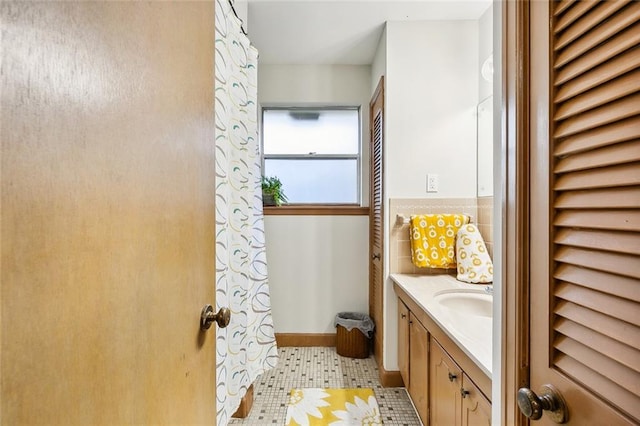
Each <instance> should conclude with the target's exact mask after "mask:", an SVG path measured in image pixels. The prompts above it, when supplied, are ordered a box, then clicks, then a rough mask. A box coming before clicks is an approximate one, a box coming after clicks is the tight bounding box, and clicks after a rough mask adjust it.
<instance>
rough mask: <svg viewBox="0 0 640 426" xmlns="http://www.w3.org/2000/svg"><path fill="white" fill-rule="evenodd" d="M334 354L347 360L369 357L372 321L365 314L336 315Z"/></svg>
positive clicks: (343, 313)
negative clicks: (347, 358)
mask: <svg viewBox="0 0 640 426" xmlns="http://www.w3.org/2000/svg"><path fill="white" fill-rule="evenodd" d="M335 326H336V352H337V353H338V355H341V356H345V357H349V358H367V357H369V341H370V339H371V337H372V336H373V329H374V326H373V321H372V320H371V318H370V317H369V316H368V315H366V314H359V313H357V312H340V313H339V314H338V315H336V319H335Z"/></svg>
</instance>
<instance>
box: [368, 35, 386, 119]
mask: <svg viewBox="0 0 640 426" xmlns="http://www.w3.org/2000/svg"><path fill="white" fill-rule="evenodd" d="M386 72H387V27H386V25H385V28H384V30H383V31H382V35H381V36H380V40H379V41H378V48H377V49H376V54H375V56H374V57H373V62H372V63H371V95H372V96H373V94H374V93H375V91H376V88H377V87H378V82H380V77H382V76H383V75H385V74H386ZM383 130H384V129H383Z"/></svg>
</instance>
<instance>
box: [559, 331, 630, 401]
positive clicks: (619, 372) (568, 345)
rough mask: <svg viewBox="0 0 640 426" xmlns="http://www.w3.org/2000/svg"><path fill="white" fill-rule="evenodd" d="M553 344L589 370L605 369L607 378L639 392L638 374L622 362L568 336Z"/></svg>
mask: <svg viewBox="0 0 640 426" xmlns="http://www.w3.org/2000/svg"><path fill="white" fill-rule="evenodd" d="M554 346H555V348H556V349H557V350H558V351H560V352H562V353H563V354H565V355H566V356H569V357H571V358H572V359H574V360H576V361H578V362H579V363H581V364H582V365H584V366H585V367H587V368H589V369H590V370H593V371H598V370H599V369H604V370H606V371H607V374H608V375H607V379H609V380H611V381H612V382H614V383H616V384H617V385H618V386H620V387H622V388H623V389H625V390H626V391H628V392H631V393H636V394H637V393H640V388H639V386H640V374H638V373H637V372H636V371H634V370H633V369H631V368H629V367H627V366H625V365H624V364H622V363H620V362H617V361H616V360H614V359H612V358H609V357H607V356H605V355H603V354H601V353H599V352H597V351H594V350H593V349H592V348H591V347H589V346H586V345H583V344H581V343H579V342H577V341H575V340H573V339H570V338H568V337H562V338H559V339H558V340H557V341H556V342H555V345H554Z"/></svg>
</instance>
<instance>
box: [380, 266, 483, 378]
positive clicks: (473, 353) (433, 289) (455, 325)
mask: <svg viewBox="0 0 640 426" xmlns="http://www.w3.org/2000/svg"><path fill="white" fill-rule="evenodd" d="M391 279H392V280H393V281H394V282H396V283H397V284H398V286H400V287H401V288H402V289H403V290H404V291H405V292H406V293H407V294H408V295H409V296H410V297H411V298H412V299H413V300H414V301H415V302H416V303H417V304H418V305H419V306H420V307H421V308H422V309H423V310H424V311H425V312H426V313H427V314H428V315H429V316H430V317H431V318H432V319H433V320H434V321H435V322H436V323H437V324H438V325H439V326H440V328H442V330H443V331H444V332H445V333H446V334H447V335H448V336H449V337H450V338H451V339H452V340H453V341H454V342H455V343H456V344H457V345H458V346H459V347H460V349H462V350H463V351H464V353H466V354H467V355H468V356H469V358H471V359H472V360H473V361H474V362H475V363H476V364H477V365H478V367H480V369H482V371H484V373H485V374H487V376H489V377H491V367H492V365H491V359H492V340H491V335H492V323H493V319H492V318H487V317H481V316H469V315H465V314H464V313H463V312H460V313H459V312H457V311H456V310H454V309H449V308H446V307H444V306H442V305H440V304H439V303H437V302H435V300H434V296H435V295H436V293H438V292H441V291H443V290H445V291H446V290H463V291H464V290H474V291H478V290H481V291H482V290H483V289H484V288H485V287H486V286H487V285H486V284H468V283H464V282H462V281H458V280H456V279H455V277H453V276H451V275H408V274H391Z"/></svg>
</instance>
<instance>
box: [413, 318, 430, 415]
mask: <svg viewBox="0 0 640 426" xmlns="http://www.w3.org/2000/svg"><path fill="white" fill-rule="evenodd" d="M409 383H410V386H409V395H411V399H412V400H413V404H414V405H415V406H416V410H417V411H418V415H419V416H420V419H422V423H424V424H425V425H426V424H429V422H428V420H427V418H428V410H429V394H428V392H429V332H428V331H427V329H426V328H424V327H423V326H422V324H420V322H419V321H418V320H417V319H415V318H414V316H413V314H411V313H409Z"/></svg>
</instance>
